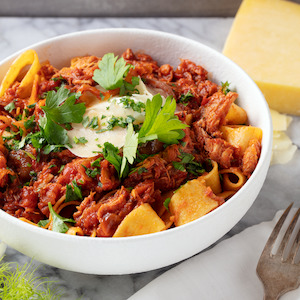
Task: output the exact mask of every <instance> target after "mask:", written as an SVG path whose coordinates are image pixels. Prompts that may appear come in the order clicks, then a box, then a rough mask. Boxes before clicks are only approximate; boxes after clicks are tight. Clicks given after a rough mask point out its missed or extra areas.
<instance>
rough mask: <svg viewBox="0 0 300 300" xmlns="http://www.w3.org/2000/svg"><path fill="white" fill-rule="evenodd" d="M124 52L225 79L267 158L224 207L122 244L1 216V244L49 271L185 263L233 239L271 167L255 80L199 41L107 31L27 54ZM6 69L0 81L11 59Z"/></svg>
mask: <svg viewBox="0 0 300 300" xmlns="http://www.w3.org/2000/svg"><path fill="white" fill-rule="evenodd" d="M126 48H131V49H133V51H134V52H136V51H144V52H145V53H147V54H150V55H151V56H152V57H153V59H155V60H157V61H158V63H169V64H171V65H173V66H177V65H178V64H179V59H180V58H188V59H190V60H192V61H194V62H196V63H197V64H199V65H202V66H204V67H205V68H206V69H207V70H208V72H209V73H210V74H211V78H210V79H212V80H213V81H216V82H217V83H219V84H220V82H221V81H223V82H225V81H226V80H227V81H229V82H230V83H231V86H230V87H231V88H232V89H235V90H236V91H237V92H238V93H239V99H238V103H239V104H240V105H241V106H242V107H243V108H244V109H245V110H246V111H247V113H248V117H249V122H250V124H251V125H254V126H257V127H260V128H261V129H262V130H263V138H262V152H261V157H260V159H259V162H258V165H257V167H256V169H255V171H254V173H253V174H252V176H251V178H250V179H249V180H248V181H247V182H246V184H245V185H244V187H243V188H242V189H241V190H240V191H238V192H237V193H236V194H235V195H234V196H233V197H232V198H231V199H230V200H228V201H227V202H226V203H225V204H223V205H222V206H220V207H219V208H217V209H215V210H214V211H212V212H211V213H209V214H207V215H205V216H204V217H202V218H200V219H198V220H195V221H193V222H191V223H189V224H186V225H183V226H180V227H177V228H174V229H170V230H166V231H163V232H159V233H155V234H149V235H144V236H136V237H124V238H91V237H79V236H70V235H66V234H60V233H56V232H52V231H47V230H45V229H42V228H38V227H36V226H32V225H29V224H27V223H25V222H23V221H20V220H18V219H17V218H14V217H12V216H10V215H9V214H7V213H5V212H4V211H2V210H0V239H1V240H3V241H4V242H5V243H7V244H8V245H10V246H11V247H13V248H15V249H16V250H18V251H20V252H22V253H24V254H25V255H27V256H30V257H33V258H34V259H37V260H39V261H41V262H44V263H47V264H49V265H52V266H55V267H58V268H62V269H66V270H71V271H77V272H82V273H89V274H107V275H108V274H130V273H137V272H143V271H149V270H153V269H157V268H160V267H164V266H168V265H170V264H173V263H176V262H179V261H181V260H183V259H186V258H188V257H190V256H192V255H194V254H196V253H198V252H200V251H201V250H203V249H205V248H206V247H208V246H210V245H211V244H213V243H214V242H216V241H217V240H218V239H219V238H221V237H222V236H223V235H224V234H225V233H227V232H228V231H229V230H230V229H231V228H232V227H233V226H234V225H235V224H236V223H237V222H238V221H239V220H240V219H241V218H242V217H243V216H244V214H245V213H246V212H247V210H248V209H249V208H250V206H251V205H252V203H253V202H254V200H255V198H256V197H257V195H258V193H259V191H260V189H261V187H262V185H263V182H264V180H265V177H266V173H267V170H268V167H269V162H270V157H271V143H272V125H271V117H270V113H269V109H268V106H267V103H266V101H265V99H264V97H263V95H262V93H261V92H260V90H259V89H258V87H257V86H256V84H255V83H254V82H253V81H252V80H251V79H250V77H249V76H248V75H247V74H246V73H245V72H244V71H243V70H242V69H241V68H240V67H238V66H237V65H236V64H234V63H233V62H232V61H230V60H229V59H228V58H226V57H224V56H223V55H222V54H220V53H218V52H217V51H215V50H212V49H210V48H209V47H207V46H205V45H202V44H200V43H198V42H195V41H192V40H189V39H186V38H182V37H180V36H176V35H172V34H167V33H164V32H157V31H150V30H140V29H104V30H92V31H85V32H78V33H72V34H68V35H63V36H59V37H56V38H53V39H50V40H47V41H44V42H41V43H38V44H35V45H32V46H30V47H28V48H27V49H34V50H36V51H37V53H38V55H39V57H40V60H41V61H44V60H49V61H50V62H51V63H52V64H53V65H54V66H56V67H63V66H67V65H69V63H70V58H72V57H74V56H82V55H87V54H90V55H96V56H102V55H104V54H105V53H108V52H114V53H115V54H121V53H122V52H123V51H125V49H126ZM27 49H23V50H21V51H20V52H18V53H16V54H14V55H12V56H10V57H9V58H7V59H5V60H4V61H2V62H1V63H0V81H1V80H2V78H3V76H4V74H5V73H6V71H7V69H8V67H9V65H10V64H11V62H12V61H13V59H14V58H15V57H16V56H17V55H18V54H20V53H21V52H23V51H24V50H27Z"/></svg>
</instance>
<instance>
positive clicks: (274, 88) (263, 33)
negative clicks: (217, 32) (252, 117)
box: [223, 0, 300, 115]
mask: <svg viewBox="0 0 300 300" xmlns="http://www.w3.org/2000/svg"><path fill="white" fill-rule="evenodd" d="M299 28H300V5H299V4H297V3H292V2H289V1H282V0H276V1H274V0H244V1H243V2H242V4H241V6H240V8H239V10H238V12H237V14H236V17H235V20H234V22H233V25H232V28H231V31H230V33H229V35H228V38H227V40H226V43H225V46H224V49H223V53H224V54H225V55H226V56H227V57H229V58H230V59H232V60H233V61H234V62H236V63H237V64H238V65H240V66H241V67H242V68H243V69H244V70H245V71H246V72H247V73H248V74H249V75H250V77H252V79H253V80H254V81H255V82H256V83H257V85H258V87H259V88H260V89H261V91H262V92H263V94H264V96H265V98H266V100H267V102H268V103H269V106H270V107H271V108H273V109H275V110H277V111H279V112H282V113H288V114H295V115H300V34H299Z"/></svg>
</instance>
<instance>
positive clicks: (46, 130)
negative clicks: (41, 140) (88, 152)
mask: <svg viewBox="0 0 300 300" xmlns="http://www.w3.org/2000/svg"><path fill="white" fill-rule="evenodd" d="M79 96H80V94H74V93H71V92H70V91H69V90H68V89H66V88H65V87H64V86H61V87H60V88H58V90H57V92H55V91H49V92H47V95H46V105H45V106H42V107H41V108H42V109H43V110H44V112H45V116H44V117H40V126H41V129H42V132H43V134H44V136H45V138H46V140H47V142H48V143H49V144H54V145H65V144H67V143H68V142H69V138H68V135H67V131H66V129H65V128H64V127H62V126H61V125H66V124H69V123H80V122H82V119H83V114H84V113H85V110H86V107H85V105H84V104H83V103H78V104H75V101H76V99H78V98H79Z"/></svg>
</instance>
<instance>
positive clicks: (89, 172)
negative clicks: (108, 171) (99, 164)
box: [82, 165, 101, 178]
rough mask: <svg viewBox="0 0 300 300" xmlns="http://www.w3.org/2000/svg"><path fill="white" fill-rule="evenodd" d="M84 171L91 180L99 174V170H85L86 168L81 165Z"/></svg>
mask: <svg viewBox="0 0 300 300" xmlns="http://www.w3.org/2000/svg"><path fill="white" fill-rule="evenodd" d="M82 166H83V167H84V169H85V174H86V175H87V176H89V177H91V178H95V177H96V176H97V175H98V174H101V170H99V169H97V168H94V169H90V168H87V167H86V166H84V165H82Z"/></svg>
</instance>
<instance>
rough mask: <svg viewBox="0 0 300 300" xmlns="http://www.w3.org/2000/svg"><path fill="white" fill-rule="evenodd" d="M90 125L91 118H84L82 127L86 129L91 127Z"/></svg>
mask: <svg viewBox="0 0 300 300" xmlns="http://www.w3.org/2000/svg"><path fill="white" fill-rule="evenodd" d="M89 123H90V118H89V116H85V117H83V119H82V122H81V124H82V126H83V127H84V128H87V127H88V126H89Z"/></svg>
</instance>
